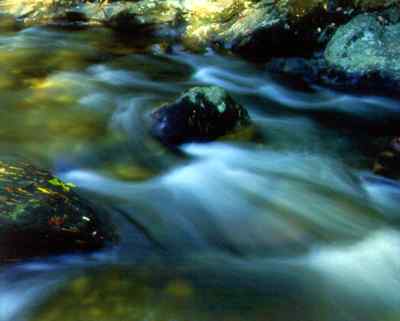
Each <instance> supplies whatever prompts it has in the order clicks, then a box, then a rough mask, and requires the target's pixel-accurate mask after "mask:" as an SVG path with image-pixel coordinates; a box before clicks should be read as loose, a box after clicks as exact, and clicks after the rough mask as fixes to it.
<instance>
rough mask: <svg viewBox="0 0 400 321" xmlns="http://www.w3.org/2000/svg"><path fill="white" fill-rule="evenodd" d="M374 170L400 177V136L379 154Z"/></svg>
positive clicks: (394, 177) (386, 175) (393, 177)
mask: <svg viewBox="0 0 400 321" xmlns="http://www.w3.org/2000/svg"><path fill="white" fill-rule="evenodd" d="M373 171H374V173H375V174H376V175H381V176H384V177H387V178H392V179H397V180H398V179H400V137H395V138H393V139H392V141H391V142H390V143H389V144H388V145H387V146H386V148H385V149H384V150H383V151H382V152H381V153H380V154H379V155H378V157H377V158H376V160H375V163H374V167H373Z"/></svg>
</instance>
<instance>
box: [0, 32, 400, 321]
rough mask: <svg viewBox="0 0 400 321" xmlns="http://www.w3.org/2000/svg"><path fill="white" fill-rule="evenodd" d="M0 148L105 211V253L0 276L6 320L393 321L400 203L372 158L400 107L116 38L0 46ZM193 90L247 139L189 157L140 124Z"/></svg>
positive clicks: (19, 37)
mask: <svg viewBox="0 0 400 321" xmlns="http://www.w3.org/2000/svg"><path fill="white" fill-rule="evenodd" d="M0 71H1V72H0V101H1V108H0V150H1V152H2V153H3V154H7V155H8V154H17V155H19V156H21V157H24V158H26V159H29V160H32V161H34V162H35V163H36V164H39V165H41V166H43V167H45V168H50V169H51V170H52V171H53V172H54V173H55V174H56V175H57V176H59V177H60V178H61V179H63V180H64V181H66V182H70V183H73V184H74V185H76V186H77V188H78V190H79V193H80V194H81V195H83V196H85V197H86V198H88V199H90V200H91V201H92V202H93V203H94V204H97V205H98V206H99V207H101V208H103V209H105V210H106V211H107V212H108V213H110V215H111V217H112V221H113V222H114V224H115V225H116V228H117V230H118V233H119V235H120V242H119V244H118V245H117V246H115V247H112V248H108V249H105V250H103V251H100V252H96V253H91V254H83V255H65V256H59V257H51V258H48V259H41V260H33V261H29V262H25V263H20V264H15V265H8V266H5V267H2V268H1V269H0V321H31V320H32V321H33V320H38V321H39V320H40V321H50V320H52V321H53V320H54V321H55V320H57V321H69V320H71V321H72V320H74V321H92V320H93V321H94V320H96V321H114V320H115V321H117V320H118V321H122V320H123V321H130V320H132V321H136V320H137V321H139V320H140V321H142V320H143V321H145V320H146V321H147V320H151V321H153V320H154V321H167V320H168V321H173V320H174V321H178V320H181V321H188V320H190V321H197V320H199V321H208V320H210V321H211V320H213V321H221V320H226V321H235V320H237V321H253V320H254V321H256V320H263V321H295V320H298V321H396V320H398V319H399V317H400V292H399V291H398V288H399V282H400V278H399V274H398V273H399V272H400V256H399V253H400V233H399V222H400V220H399V211H398V208H399V203H400V189H399V185H398V183H397V182H395V181H392V180H389V179H385V178H381V177H377V176H374V175H373V174H372V173H371V172H370V170H369V168H370V167H371V160H372V155H371V154H372V152H371V145H373V144H372V141H373V139H374V137H375V136H376V135H381V136H385V135H390V130H391V129H392V128H393V127H395V126H396V124H398V118H399V108H400V102H399V101H396V100H394V99H392V98H389V97H380V96H377V95H370V96H366V95H359V94H351V93H342V92H336V91H333V90H330V89H326V88H322V87H318V86H312V85H307V84H304V83H301V82H298V81H291V80H288V79H283V78H281V77H278V76H276V75H272V74H269V73H268V72H267V71H266V68H265V66H264V65H262V64H258V65H254V64H250V63H247V62H245V61H242V60H240V59H238V58H235V57H230V56H222V55H217V54H215V53H212V52H208V53H205V54H202V55H194V54H189V53H187V52H184V51H182V50H180V49H179V48H174V50H173V51H172V53H168V51H167V52H165V51H164V50H163V45H162V44H161V45H160V44H148V43H141V42H139V41H137V42H135V41H132V40H131V39H127V38H124V37H116V36H115V35H114V34H113V33H112V32H111V31H110V30H106V29H101V28H99V29H91V30H79V31H68V30H59V29H51V28H48V29H46V28H29V29H24V30H20V31H18V32H14V31H3V32H1V34H0ZM197 85H217V86H221V87H223V88H224V89H226V90H227V91H228V92H229V93H230V94H231V95H232V96H233V97H234V98H235V99H236V100H237V101H239V102H240V103H241V104H242V105H243V106H245V107H246V108H247V109H248V111H249V113H250V117H251V118H252V120H253V122H254V123H255V125H256V127H257V129H258V136H259V137H258V138H257V140H256V141H249V140H247V139H233V138H230V139H227V140H218V141H216V142H212V143H206V144H188V145H184V146H182V148H181V153H174V152H172V151H169V150H168V149H166V148H164V147H163V146H161V145H159V144H158V143H157V142H156V141H154V140H153V139H152V138H151V137H150V135H149V133H148V117H149V113H150V112H151V111H152V110H154V109H155V108H156V107H158V106H159V105H160V104H162V103H163V102H167V101H172V100H174V99H175V98H176V97H177V96H178V95H179V94H180V93H181V92H182V91H184V90H186V89H189V88H191V87H193V86H197Z"/></svg>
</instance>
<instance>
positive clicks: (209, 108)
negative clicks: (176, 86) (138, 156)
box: [150, 86, 250, 146]
mask: <svg viewBox="0 0 400 321" xmlns="http://www.w3.org/2000/svg"><path fill="white" fill-rule="evenodd" d="M248 125H250V117H249V114H248V112H247V110H246V109H244V108H243V107H242V106H241V105H240V104H238V103H237V102H235V101H234V100H233V98H232V97H231V96H230V95H229V94H228V93H227V92H226V91H225V90H224V89H222V88H219V87H216V86H209V87H194V88H192V89H190V90H188V91H186V92H185V93H183V94H182V95H181V96H180V97H179V98H178V99H177V100H176V101H174V102H172V103H169V104H166V105H164V106H161V107H160V108H159V109H157V110H155V111H154V112H153V113H152V114H151V130H150V131H151V135H152V136H153V137H154V138H156V139H157V140H159V141H160V142H162V143H163V144H165V145H168V146H176V145H179V144H182V143H187V142H204V141H211V140H214V139H216V138H218V137H221V136H224V135H226V134H229V133H231V132H234V131H236V130H239V129H241V128H244V127H246V126H248Z"/></svg>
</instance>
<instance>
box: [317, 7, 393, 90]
mask: <svg viewBox="0 0 400 321" xmlns="http://www.w3.org/2000/svg"><path fill="white" fill-rule="evenodd" d="M399 39H400V10H399V8H398V7H394V8H392V9H389V10H386V11H383V12H381V13H364V14H360V15H358V16H356V17H355V18H354V19H352V20H351V21H350V22H349V23H347V24H346V25H344V26H342V27H340V28H339V29H338V30H337V31H336V32H335V34H334V36H333V37H332V39H331V40H330V41H329V43H328V46H327V48H326V50H325V53H324V57H325V59H326V61H327V63H328V65H329V66H330V67H331V68H332V69H335V70H337V71H338V72H340V73H343V74H345V75H346V76H347V78H349V79H353V83H360V82H364V83H366V84H368V82H371V83H373V85H377V86H387V87H389V86H390V87H392V88H394V86H393V84H394V83H396V84H398V83H399V81H400V61H399V59H398V58H399V57H400V43H399V41H398V40H399ZM382 79H386V80H388V81H387V82H382V81H379V80H382ZM396 87H397V86H396Z"/></svg>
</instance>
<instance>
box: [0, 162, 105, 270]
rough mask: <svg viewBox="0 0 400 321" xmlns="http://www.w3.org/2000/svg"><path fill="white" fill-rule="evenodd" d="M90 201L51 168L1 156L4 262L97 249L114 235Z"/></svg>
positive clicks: (0, 252)
mask: <svg viewBox="0 0 400 321" xmlns="http://www.w3.org/2000/svg"><path fill="white" fill-rule="evenodd" d="M112 238H113V237H112V228H111V226H105V222H103V221H102V220H101V219H100V217H99V216H98V215H97V214H96V213H95V211H94V210H93V208H92V207H91V205H89V204H88V203H87V202H86V201H85V200H83V199H82V198H80V197H79V196H78V195H77V194H76V193H75V192H74V186H73V185H72V184H68V183H64V182H62V181H61V180H59V179H58V178H56V177H54V176H52V175H51V174H50V173H49V172H48V171H46V170H43V169H40V168H37V167H35V166H34V165H32V164H30V163H28V162H25V161H24V160H20V159H16V158H6V157H2V158H0V263H4V262H10V261H17V260H20V259H23V258H29V257H38V256H45V255H50V254H61V253H65V252H75V251H89V250H96V249H99V248H101V247H103V246H105V244H106V242H107V241H110V240H111V239H112Z"/></svg>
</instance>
